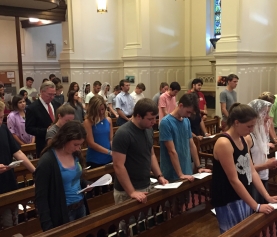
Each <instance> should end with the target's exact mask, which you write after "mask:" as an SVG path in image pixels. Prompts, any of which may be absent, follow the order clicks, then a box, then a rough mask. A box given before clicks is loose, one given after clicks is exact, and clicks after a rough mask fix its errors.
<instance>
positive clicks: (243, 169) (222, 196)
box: [211, 133, 252, 207]
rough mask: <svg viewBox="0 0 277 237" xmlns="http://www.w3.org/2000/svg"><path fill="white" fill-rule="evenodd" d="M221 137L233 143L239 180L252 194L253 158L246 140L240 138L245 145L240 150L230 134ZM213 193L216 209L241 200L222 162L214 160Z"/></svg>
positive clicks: (213, 202) (213, 203)
mask: <svg viewBox="0 0 277 237" xmlns="http://www.w3.org/2000/svg"><path fill="white" fill-rule="evenodd" d="M221 137H226V138H227V139H229V141H230V142H231V144H232V146H233V149H234V153H233V159H234V165H235V166H236V170H237V175H238V178H239V180H240V181H241V183H242V184H243V186H244V187H245V188H246V190H247V191H248V192H249V193H250V192H251V188H252V173H251V166H250V162H251V157H250V155H249V153H248V147H247V144H246V142H245V140H244V138H243V137H241V138H240V139H241V141H242V144H243V149H242V150H239V149H238V148H237V146H236V144H235V143H234V141H233V140H232V138H231V137H230V136H229V134H227V133H224V134H222V135H221ZM211 192H212V195H211V197H212V201H211V203H212V205H213V206H214V207H220V206H225V205H226V204H228V203H230V202H234V201H236V200H240V199H241V198H240V197H239V196H238V195H237V193H236V192H235V190H234V189H233V187H232V185H231V184H230V182H229V180H228V178H227V175H226V174H225V172H224V170H223V168H222V166H221V164H220V162H219V161H218V160H216V159H214V160H213V175H212V189H211Z"/></svg>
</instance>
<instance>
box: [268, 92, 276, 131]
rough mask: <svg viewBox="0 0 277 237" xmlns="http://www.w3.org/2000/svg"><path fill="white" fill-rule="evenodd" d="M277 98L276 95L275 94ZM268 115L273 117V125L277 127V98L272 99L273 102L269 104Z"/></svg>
mask: <svg viewBox="0 0 277 237" xmlns="http://www.w3.org/2000/svg"><path fill="white" fill-rule="evenodd" d="M275 97H276V98H277V95H275ZM269 116H270V117H271V118H273V124H274V127H275V128H277V99H276V100H275V101H274V104H273V105H272V106H271V109H270V112H269Z"/></svg>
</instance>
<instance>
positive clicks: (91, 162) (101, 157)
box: [84, 95, 113, 168]
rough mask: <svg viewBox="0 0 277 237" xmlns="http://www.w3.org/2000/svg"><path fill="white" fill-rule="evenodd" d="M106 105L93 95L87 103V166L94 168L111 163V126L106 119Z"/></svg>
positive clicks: (110, 122) (110, 121)
mask: <svg viewBox="0 0 277 237" xmlns="http://www.w3.org/2000/svg"><path fill="white" fill-rule="evenodd" d="M106 109H107V106H106V103H105V101H104V99H103V97H102V96H99V95H95V96H94V97H92V98H91V99H90V101H89V105H88V110H87V115H86V119H85V121H84V127H85V130H86V132H87V137H86V142H87V144H88V151H87V156H86V159H87V166H90V167H91V168H96V167H99V166H102V165H105V164H107V163H110V162H111V161H112V156H111V155H112V151H111V146H112V137H113V125H112V120H111V118H109V117H107V113H106Z"/></svg>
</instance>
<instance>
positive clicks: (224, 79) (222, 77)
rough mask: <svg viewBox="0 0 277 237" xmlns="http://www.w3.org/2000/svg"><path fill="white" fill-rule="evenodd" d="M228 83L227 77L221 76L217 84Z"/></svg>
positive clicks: (224, 84) (223, 84)
mask: <svg viewBox="0 0 277 237" xmlns="http://www.w3.org/2000/svg"><path fill="white" fill-rule="evenodd" d="M226 85H227V77H226V76H219V77H218V79H217V86H226Z"/></svg>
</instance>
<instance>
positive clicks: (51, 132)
mask: <svg viewBox="0 0 277 237" xmlns="http://www.w3.org/2000/svg"><path fill="white" fill-rule="evenodd" d="M59 129H60V128H59V127H58V126H57V125H56V124H54V125H52V126H51V127H50V128H49V129H48V130H47V133H46V137H45V140H46V141H47V140H48V139H52V138H53V137H54V136H55V135H56V134H57V132H58V131H59Z"/></svg>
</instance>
